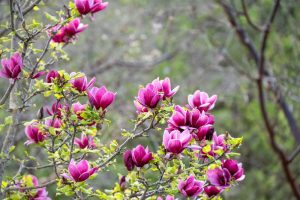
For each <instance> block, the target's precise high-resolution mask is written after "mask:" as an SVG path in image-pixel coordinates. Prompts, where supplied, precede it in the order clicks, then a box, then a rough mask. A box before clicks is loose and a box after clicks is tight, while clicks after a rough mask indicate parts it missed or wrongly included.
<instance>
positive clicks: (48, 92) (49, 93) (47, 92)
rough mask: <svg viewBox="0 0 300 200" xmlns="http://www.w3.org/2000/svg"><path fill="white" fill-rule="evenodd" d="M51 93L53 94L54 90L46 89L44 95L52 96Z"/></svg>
mask: <svg viewBox="0 0 300 200" xmlns="http://www.w3.org/2000/svg"><path fill="white" fill-rule="evenodd" d="M51 94H52V91H46V92H44V96H45V97H49V96H51Z"/></svg>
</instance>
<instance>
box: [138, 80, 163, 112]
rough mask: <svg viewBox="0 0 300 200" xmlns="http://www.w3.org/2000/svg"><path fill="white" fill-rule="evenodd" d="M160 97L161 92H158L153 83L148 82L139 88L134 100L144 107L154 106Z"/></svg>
mask: <svg viewBox="0 0 300 200" xmlns="http://www.w3.org/2000/svg"><path fill="white" fill-rule="evenodd" d="M162 97H163V94H160V93H159V92H158V91H157V89H156V88H155V87H154V85H153V84H151V83H149V84H147V85H146V87H144V88H141V89H140V90H139V92H138V97H137V98H136V100H137V101H138V102H139V103H140V104H141V105H142V106H144V107H147V108H156V107H157V105H158V103H159V102H160V100H161V99H162Z"/></svg>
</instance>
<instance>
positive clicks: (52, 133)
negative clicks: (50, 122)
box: [49, 127, 56, 135]
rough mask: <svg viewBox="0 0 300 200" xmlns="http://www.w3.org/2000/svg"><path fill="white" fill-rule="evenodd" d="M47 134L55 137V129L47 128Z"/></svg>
mask: <svg viewBox="0 0 300 200" xmlns="http://www.w3.org/2000/svg"><path fill="white" fill-rule="evenodd" d="M49 133H50V134H51V135H56V132H55V128H53V127H49Z"/></svg>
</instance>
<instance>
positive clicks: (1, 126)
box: [0, 124, 5, 132]
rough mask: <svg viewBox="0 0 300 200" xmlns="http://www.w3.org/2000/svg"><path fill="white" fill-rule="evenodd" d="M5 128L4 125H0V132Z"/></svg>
mask: <svg viewBox="0 0 300 200" xmlns="http://www.w3.org/2000/svg"><path fill="white" fill-rule="evenodd" d="M4 127H5V125H4V124H0V132H2V130H3V128H4Z"/></svg>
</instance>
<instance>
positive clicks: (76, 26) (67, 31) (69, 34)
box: [48, 18, 88, 43]
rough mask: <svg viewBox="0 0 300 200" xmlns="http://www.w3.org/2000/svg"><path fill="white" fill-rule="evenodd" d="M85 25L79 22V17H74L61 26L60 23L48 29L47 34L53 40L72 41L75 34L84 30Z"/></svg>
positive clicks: (60, 41)
mask: <svg viewBox="0 0 300 200" xmlns="http://www.w3.org/2000/svg"><path fill="white" fill-rule="evenodd" d="M87 27H88V25H86V24H82V23H80V19H79V18H75V19H73V20H72V21H71V22H69V23H68V24H66V25H64V26H63V27H61V26H60V25H57V26H55V27H53V28H52V29H50V30H49V31H48V34H49V36H50V37H51V38H52V41H53V42H56V43H68V42H72V41H73V40H74V39H75V38H76V35H77V34H78V33H80V32H82V31H84V30H85V29H86V28H87Z"/></svg>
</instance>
